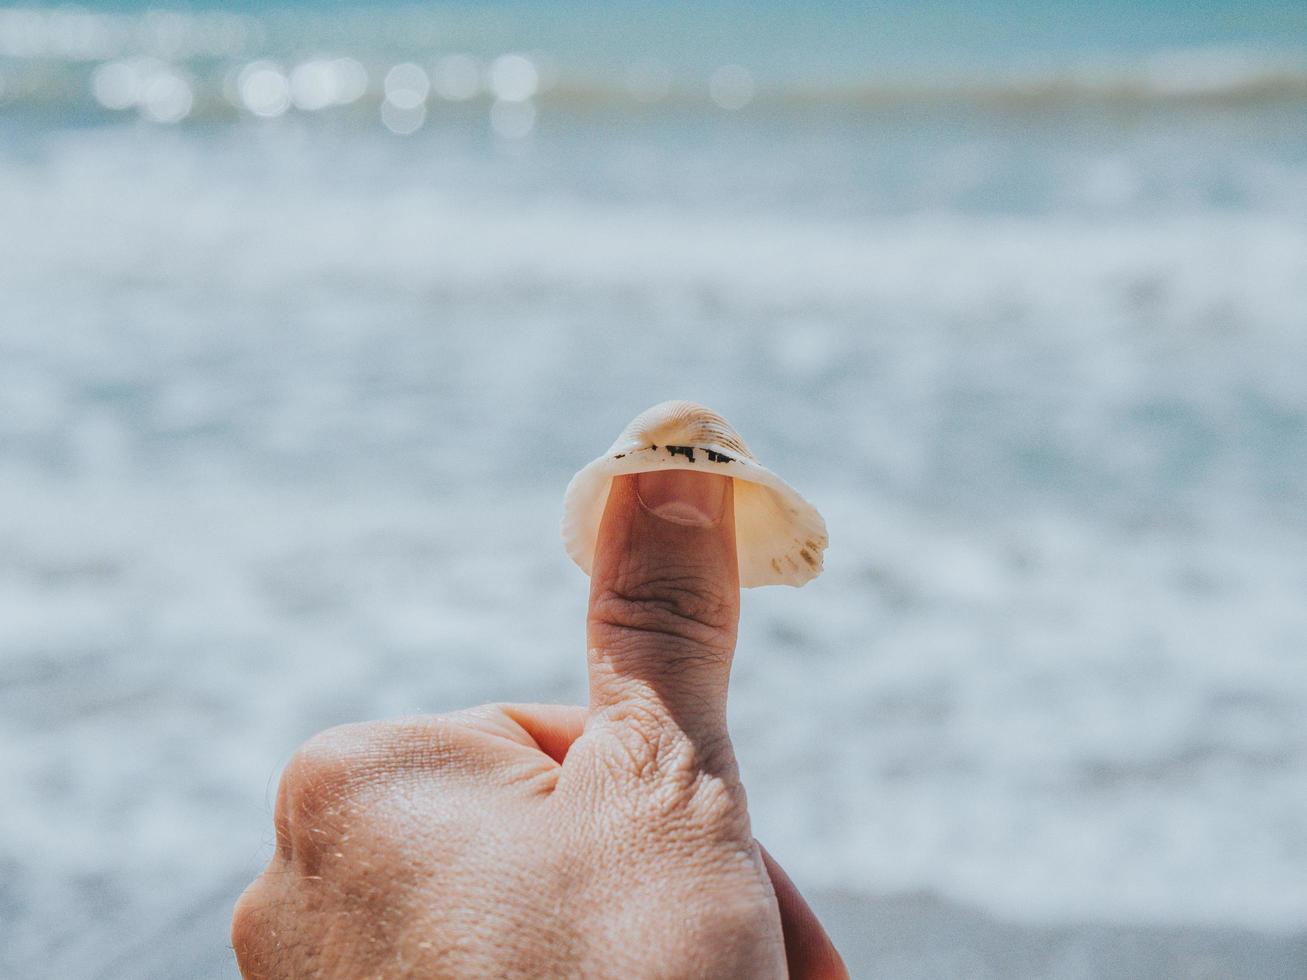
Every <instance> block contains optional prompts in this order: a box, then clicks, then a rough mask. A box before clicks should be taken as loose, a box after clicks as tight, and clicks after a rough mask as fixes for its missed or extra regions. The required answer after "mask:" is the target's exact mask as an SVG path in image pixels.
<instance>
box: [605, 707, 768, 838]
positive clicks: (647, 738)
mask: <svg viewBox="0 0 1307 980" xmlns="http://www.w3.org/2000/svg"><path fill="white" fill-rule="evenodd" d="M610 721H611V722H612V725H611V729H610V731H611V734H612V738H611V739H610V740H609V743H610V746H611V748H610V751H609V761H608V765H609V768H610V769H611V770H613V771H614V772H616V773H619V774H620V775H621V777H622V781H621V782H619V785H624V786H626V787H628V788H629V787H630V786H631V784H632V783H634V784H635V788H634V791H630V792H628V791H623V792H622V796H623V798H624V799H626V800H627V801H628V802H629V803H630V804H631V812H632V814H633V815H634V816H635V817H636V818H637V820H638V821H639V822H642V823H647V822H653V823H656V824H659V825H662V826H667V827H680V828H690V829H691V830H692V831H693V832H694V833H695V834H707V835H708V836H712V837H718V836H721V837H727V838H734V837H737V836H739V834H740V833H741V832H743V831H747V829H748V818H747V814H748V806H747V802H746V799H745V795H744V787H743V784H742V783H741V782H740V779H739V772H738V768H737V766H736V764H735V761H734V757H733V754H732V752H731V749H730V746H729V743H727V742H724V741H723V742H717V741H707V740H705V739H703V738H699V739H694V738H691V737H690V736H689V735H687V734H686V733H685V732H684V731H682V730H680V729H678V728H676V727H674V726H668V725H667V724H666V721H665V720H664V719H661V718H659V717H657V716H656V714H655V713H653V712H650V711H648V710H646V709H643V708H641V707H640V706H638V705H633V704H628V705H623V706H622V707H620V708H618V709H616V710H614V711H613V712H612V713H611V714H610Z"/></svg>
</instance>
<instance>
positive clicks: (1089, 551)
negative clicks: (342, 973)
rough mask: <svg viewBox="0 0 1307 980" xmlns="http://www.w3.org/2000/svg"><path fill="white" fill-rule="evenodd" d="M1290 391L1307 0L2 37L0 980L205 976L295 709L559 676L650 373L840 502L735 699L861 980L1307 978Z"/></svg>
mask: <svg viewBox="0 0 1307 980" xmlns="http://www.w3.org/2000/svg"><path fill="white" fill-rule="evenodd" d="M1305 377H1307V7H1304V6H1303V5H1302V4H1299V3H1287V2H1285V3H1280V2H1270V0H1255V2H1252V3H1242V4H1236V3H1233V2H1222V3H1217V2H1212V0H1205V2H1198V3H1185V4H1181V3H1178V2H1167V3H1156V4H1141V3H1131V4H1127V3H1124V2H1110V3H1106V4H1100V5H1096V6H1093V7H1088V6H1085V5H1083V4H1071V3H1063V2H1056V3H1042V4H1035V3H1033V2H1029V3H1020V4H1008V5H1005V6H1002V7H997V8H996V7H993V6H984V7H982V6H979V5H974V4H967V5H964V4H962V3H961V2H957V3H941V2H932V3H928V4H924V5H914V6H912V7H907V6H900V5H891V4H888V3H884V2H875V3H870V4H854V3H835V2H827V3H817V4H805V5H782V4H779V3H757V4H753V5H749V6H744V5H720V6H712V7H707V8H705V7H703V6H700V5H689V4H642V5H635V4H633V3H631V4H623V3H617V4H602V5H601V4H599V3H598V2H592V3H579V2H568V3H551V4H547V5H546V4H526V3H467V4H463V5H458V6H448V5H430V6H422V7H416V6H415V7H402V6H394V5H389V4H373V5H368V6H366V7H364V6H360V7H353V8H351V7H346V6H340V5H336V4H326V3H302V4H299V5H294V6H290V5H287V6H282V7H278V8H276V9H269V8H266V7H263V6H261V5H256V4H252V3H251V4H246V5H238V6H232V5H222V6H217V5H214V6H211V7H199V6H194V7H185V8H182V7H178V8H172V9H170V10H168V11H164V12H159V11H146V10H145V9H144V7H143V6H141V5H137V4H119V5H115V6H114V7H113V8H112V9H109V8H108V7H107V6H106V7H105V8H104V9H101V8H91V7H87V6H83V7H80V8H74V7H51V8H25V9H16V8H8V9H3V8H0V785H3V786H4V792H3V793H2V794H0V976H5V977H11V976H12V977H23V978H35V977H58V978H61V980H62V978H81V977H87V978H91V977H95V978H106V980H107V978H120V977H122V978H126V977H161V978H163V977H170V978H177V977H197V978H198V977H205V978H209V977H232V976H234V975H235V968H234V965H233V961H232V958H231V954H230V951H229V949H227V948H226V945H225V944H226V935H225V925H226V918H227V915H228V912H229V909H230V904H231V902H232V901H233V900H234V898H235V895H236V894H237V893H238V892H239V891H240V889H241V888H242V887H243V886H244V884H245V883H247V882H248V880H250V879H251V878H252V877H253V876H254V875H255V874H256V873H257V872H258V871H259V870H260V868H261V867H262V866H263V864H264V862H265V861H266V859H267V857H268V855H269V853H270V851H271V844H272V841H271V823H270V818H271V808H272V798H273V792H274V790H275V786H276V778H277V774H278V770H279V767H280V765H281V764H282V763H283V762H284V761H285V759H286V758H287V757H288V756H289V754H290V753H291V752H292V751H293V749H294V748H295V747H296V746H297V745H298V744H299V743H300V742H301V741H302V740H303V739H305V738H307V737H308V736H309V735H311V734H313V733H314V732H316V731H317V730H319V729H321V728H323V727H326V726H329V725H332V724H337V723H341V722H346V721H353V720H359V719H363V718H370V717H377V716H385V715H394V714H400V713H405V712H423V711H441V710H447V709H452V708H457V707H462V706H466V705H469V704H473V703H478V702H482V701H488V700H566V701H579V700H583V699H584V674H583V667H584V658H583V642H584V639H583V619H584V609H585V598H586V590H587V582H586V579H585V578H584V576H583V575H582V574H581V573H580V572H579V571H578V570H577V569H575V568H574V567H573V566H572V565H571V564H570V563H569V561H568V560H567V558H566V556H565V555H564V553H563V549H562V545H561V542H560V540H559V536H558V520H559V517H560V502H561V497H562V491H563V488H564V486H565V485H566V482H567V480H568V478H569V477H570V476H571V474H572V472H573V471H574V470H576V469H577V468H578V467H579V466H581V465H582V464H583V463H585V462H586V461H588V460H589V459H590V458H592V457H593V456H594V455H596V454H597V453H598V452H599V451H601V450H602V448H603V447H604V446H606V445H607V444H608V442H609V441H611V439H612V437H613V435H614V434H615V433H616V432H617V430H618V429H619V428H620V427H621V426H622V425H623V424H624V423H625V422H626V421H627V420H628V419H629V418H630V417H631V416H632V415H634V414H635V413H636V412H637V411H639V410H641V409H643V408H645V407H647V406H648V405H650V404H652V403H654V402H656V401H659V400H662V399H664V398H671V397H687V398H692V399H696V400H700V401H703V402H705V403H706V404H708V405H711V406H712V407H714V408H716V409H718V410H719V411H721V412H722V413H723V414H725V415H726V416H727V417H728V418H730V419H731V420H732V421H733V422H736V423H737V424H738V425H739V426H740V428H741V430H742V431H743V433H744V434H745V436H746V438H748V439H749V441H750V442H751V444H753V446H754V448H755V449H756V450H757V451H758V453H759V455H760V456H761V458H762V459H763V460H764V461H766V462H767V463H768V464H769V465H771V466H773V467H774V468H775V469H777V470H778V471H779V472H780V473H782V474H783V475H784V476H785V477H786V478H787V479H789V480H791V482H793V483H795V484H796V485H797V486H798V487H800V488H801V489H802V490H803V491H804V492H805V494H806V495H807V496H808V497H809V499H811V500H812V501H814V502H815V503H816V504H817V505H818V506H819V507H820V508H821V509H822V510H823V512H824V513H825V514H826V517H827V520H828V523H829V526H830V530H831V540H832V545H831V550H830V552H829V554H828V565H827V568H828V571H827V572H826V574H825V575H824V576H823V577H822V578H821V579H819V580H818V581H817V582H815V583H813V584H812V585H811V586H809V587H807V588H805V589H803V590H801V591H791V590H780V589H769V590H762V591H755V592H749V593H746V595H745V600H744V601H745V606H744V619H743V624H742V630H743V637H742V642H741V648H740V652H739V657H738V661H737V667H736V678H735V686H734V692H733V702H732V725H733V732H734V735H735V738H736V741H737V748H738V752H739V755H740V757H741V761H742V765H743V768H744V773H745V777H746V782H747V785H748V787H749V794H750V801H751V805H752V809H753V816H754V822H755V830H756V833H757V835H758V836H759V837H760V838H761V839H762V840H764V841H765V842H766V843H767V845H768V847H769V848H770V849H771V850H772V851H773V853H775V854H776V855H777V857H778V859H779V860H780V861H781V862H782V863H784V864H785V865H786V866H787V867H788V868H789V870H790V871H791V873H792V874H793V876H794V877H795V879H796V881H798V882H799V884H800V885H801V887H803V888H804V890H805V891H807V892H810V893H812V894H813V895H814V897H815V899H816V900H817V901H818V904H819V905H821V907H822V908H824V909H829V910H830V911H829V915H830V917H831V919H832V922H833V923H834V925H833V928H835V929H836V934H837V939H839V940H840V941H841V942H842V944H843V945H844V946H845V948H846V949H848V950H851V953H850V959H851V960H852V961H853V963H854V965H855V967H856V968H857V969H855V973H857V974H858V975H866V974H868V973H871V972H872V970H873V969H876V970H880V971H881V974H882V975H886V976H890V977H909V976H918V975H920V976H933V977H949V976H967V977H986V976H996V977H997V976H1003V977H1010V978H1011V977H1025V976H1030V977H1035V976H1039V977H1059V978H1072V977H1103V976H1118V975H1120V976H1136V977H1137V976H1144V975H1148V976H1154V977H1162V976H1185V977H1198V976H1204V977H1207V976H1211V977H1218V976H1219V977H1271V976H1275V977H1288V976H1302V975H1307V940H1305V939H1304V937H1307V601H1305V600H1304V596H1305V595H1307V380H1305ZM896 896H897V897H896ZM903 896H906V897H903ZM886 903H888V905H887V904H886ZM896 903H897V904H896ZM913 903H917V904H913ZM922 903H925V904H924V905H923V904H922ZM887 907H888V908H890V909H891V911H890V912H889V913H887V912H885V909H886V908H887ZM940 909H946V910H953V911H951V912H947V913H942V912H940V911H939V910H940ZM923 910H924V911H923ZM932 917H934V918H932ZM926 922H929V923H937V922H938V923H941V924H939V925H938V928H936V927H935V926H934V925H931V926H929V928H926V927H923V926H922V923H926ZM976 922H981V923H985V924H983V925H976V924H975V923H976ZM914 923H915V925H914ZM913 929H918V930H922V931H923V932H924V933H925V934H924V935H923V936H921V937H918V938H917V939H912V938H911V937H910V936H909V934H911V933H912V931H913ZM950 930H951V932H950ZM969 930H970V931H969ZM1087 930H1088V931H1087ZM1093 930H1098V931H1093ZM1114 930H1116V931H1114ZM982 934H983V935H982ZM958 936H962V937H964V940H965V942H964V941H963V940H958V939H957V937H958ZM977 936H982V938H980V939H977V938H976V937H977ZM1123 936H1126V937H1128V938H1129V942H1123V941H1122V938H1121V937H1123ZM905 937H909V938H905ZM950 937H952V938H950ZM966 937H970V938H966ZM984 937H988V938H984ZM1068 937H1069V938H1068ZM1086 937H1088V938H1086ZM1131 937H1132V938H1131ZM1177 937H1180V938H1177ZM913 942H915V943H916V944H917V945H915V946H913V945H912V943H913ZM1130 942H1133V943H1135V944H1136V945H1137V947H1138V950H1139V952H1138V955H1137V956H1135V958H1134V959H1130V958H1129V955H1134V954H1129V955H1127V953H1123V952H1122V950H1123V949H1127V950H1128V949H1134V948H1135V947H1134V946H1130ZM967 943H970V945H967ZM896 944H897V945H896ZM1023 944H1024V945H1023ZM1168 944H1169V945H1168ZM1036 948H1038V949H1040V950H1042V952H1041V953H1039V954H1038V955H1036V954H1035V953H1032V952H1031V950H1033V949H1036ZM960 949H961V950H963V952H962V953H959V952H958V950H960ZM1168 949H1176V950H1179V952H1177V953H1175V955H1174V956H1170V958H1167V957H1166V956H1163V955H1162V954H1161V953H1159V952H1158V951H1159V950H1163V951H1165V950H1168ZM1018 953H1020V954H1021V956H1025V959H1022V958H1021V956H1019V955H1018ZM891 954H892V955H891ZM1168 955H1169V954H1168ZM895 956H898V959H895ZM959 956H963V958H962V959H959V958H958V957H959ZM1113 956H1115V957H1117V958H1116V959H1112V957H1113ZM1148 956H1153V957H1154V959H1153V960H1149V959H1147V957H1148ZM1158 956H1162V958H1161V959H1157V958H1156V957H1158ZM950 957H952V958H950ZM966 957H970V958H969V959H968V958H966ZM1123 957H1124V958H1123ZM1140 964H1150V965H1149V966H1148V968H1147V969H1144V968H1143V967H1141V966H1140ZM1114 970H1117V971H1119V972H1113V971H1114Z"/></svg>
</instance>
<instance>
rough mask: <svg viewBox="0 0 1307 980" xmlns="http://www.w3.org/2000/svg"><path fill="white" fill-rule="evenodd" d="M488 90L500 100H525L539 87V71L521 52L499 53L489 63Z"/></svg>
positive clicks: (532, 95)
mask: <svg viewBox="0 0 1307 980" xmlns="http://www.w3.org/2000/svg"><path fill="white" fill-rule="evenodd" d="M489 82H490V91H491V92H493V93H494V95H495V98H497V99H499V100H500V101H502V102H525V101H527V100H528V99H530V98H532V97H534V96H535V94H536V92H537V91H538V90H539V87H540V72H539V70H538V69H537V68H536V65H535V63H534V62H533V61H531V59H530V58H528V57H526V56H525V55H521V54H505V55H500V56H499V57H498V58H496V59H495V60H494V61H493V62H491V65H490V72H489Z"/></svg>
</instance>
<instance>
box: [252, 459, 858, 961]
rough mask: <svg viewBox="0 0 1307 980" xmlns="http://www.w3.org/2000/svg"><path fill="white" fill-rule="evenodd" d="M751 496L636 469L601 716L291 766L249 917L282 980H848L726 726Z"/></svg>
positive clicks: (468, 728) (539, 715) (500, 717)
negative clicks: (751, 800) (769, 829)
mask: <svg viewBox="0 0 1307 980" xmlns="http://www.w3.org/2000/svg"><path fill="white" fill-rule="evenodd" d="M734 528H735V522H734V516H733V513H732V494H731V493H730V481H729V480H728V479H727V478H724V477H720V476H710V475H704V474H697V473H691V472H686V471H683V470H664V471H660V472H656V473H644V474H640V475H639V476H629V477H620V478H618V479H617V480H615V481H614V483H613V488H612V491H611V494H610V496H609V500H608V505H607V509H606V510H605V513H604V518H603V523H602V526H601V528H600V534H599V543H598V548H597V551H596V555H595V565H594V570H593V576H592V583H591V593H590V612H589V624H588V637H589V643H588V646H589V676H590V705H589V707H588V708H581V707H564V706H544V705H491V706H486V707H481V708H473V709H470V710H467V711H460V712H456V713H454V714H450V715H441V716H436V717H430V718H419V719H411V720H404V721H397V722H378V723H371V724H362V725H351V726H346V727H343V728H337V729H332V730H330V731H328V732H325V733H323V734H321V735H319V736H317V737H316V738H314V739H312V740H310V741H309V742H308V744H306V745H305V746H304V747H303V748H302V749H301V750H300V751H299V752H298V753H297V754H296V755H295V757H294V758H293V759H292V760H291V762H290V764H289V765H288V766H287V768H286V772H285V774H284V776H283V777H282V782H281V788H280V791H279V792H278V796H277V807H276V816H275V823H276V835H277V850H276V854H275V856H274V857H273V860H272V863H271V864H270V865H269V867H268V869H267V870H266V871H264V873H263V874H262V875H260V876H259V878H258V879H257V880H256V881H255V882H254V883H253V884H252V885H250V887H249V888H248V889H247V890H246V892H245V894H244V895H243V896H241V899H240V901H239V903H238V905H237V907H236V914H235V919H234V922H233V925H232V943H233V945H234V947H235V950H236V955H237V959H238V961H239V963H240V967H241V971H242V973H243V974H244V976H245V977H247V978H250V980H254V978H259V980H264V978H267V980H272V978H295V980H306V978H318V977H321V978H342V980H343V978H349V980H361V978H383V977H384V978H392V977H396V978H397V977H423V978H425V977H523V978H526V977H530V978H540V977H622V978H628V977H669V978H671V977H677V978H679V977H711V978H724V977H747V978H768V977H784V976H786V975H787V969H788V975H789V976H792V977H799V978H823V980H824V978H840V977H846V976H847V973H846V971H845V970H844V967H843V965H842V963H841V962H840V959H839V956H838V954H837V953H836V952H835V950H834V948H833V947H832V945H831V944H830V941H829V940H828V939H827V937H826V934H825V932H824V931H823V930H822V928H821V926H820V925H819V924H818V922H817V920H816V918H815V917H814V916H813V914H812V912H811V910H810V909H809V908H808V906H807V904H806V903H805V902H804V901H803V899H802V897H800V896H799V894H798V892H797V891H796V890H795V888H794V886H793V885H792V884H791V883H790V882H789V880H788V879H787V878H786V877H785V875H784V873H783V872H782V871H781V870H780V869H779V868H778V867H777V866H776V865H775V864H774V863H773V862H772V861H771V859H770V858H769V857H768V856H767V854H766V852H764V851H763V850H762V848H761V847H760V846H759V845H758V843H757V842H756V841H755V840H754V839H753V836H752V833H751V831H750V828H749V813H748V808H747V805H746V802H745V795H744V789H743V787H742V786H741V785H740V781H739V775H738V772H737V768H736V763H735V756H734V753H733V751H732V749H731V742H730V738H729V736H728V735H727V732H726V689H727V682H728V680H729V674H730V666H731V657H732V653H733V651H734V649H735V638H736V623H737V620H738V618H739V584H738V576H737V566H736V557H735V531H734Z"/></svg>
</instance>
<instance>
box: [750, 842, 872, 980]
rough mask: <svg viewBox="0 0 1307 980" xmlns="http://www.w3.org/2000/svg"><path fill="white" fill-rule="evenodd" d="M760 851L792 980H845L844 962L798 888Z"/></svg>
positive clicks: (847, 972) (763, 849)
mask: <svg viewBox="0 0 1307 980" xmlns="http://www.w3.org/2000/svg"><path fill="white" fill-rule="evenodd" d="M758 850H760V851H762V863H763V864H764V865H765V866H766V868H767V874H768V875H769V876H770V877H771V883H772V888H773V889H774V890H775V892H776V904H777V905H779V906H780V910H781V931H782V933H783V934H784V936H785V961H786V963H787V964H788V965H789V968H790V977H791V978H792V980H848V977H849V971H848V969H847V968H846V967H845V966H844V960H843V959H841V958H840V954H839V953H838V952H837V951H836V949H835V944H834V943H832V942H831V940H830V936H828V935H827V934H826V930H825V929H824V928H823V927H822V924H821V922H819V921H818V919H817V914H816V913H815V912H813V911H812V906H810V905H809V904H808V902H807V900H806V899H804V897H803V896H802V895H801V894H799V889H798V888H797V887H796V886H795V884H794V882H793V881H791V880H790V876H789V875H787V874H786V873H785V869H784V868H782V867H781V866H780V865H779V864H777V863H776V859H775V858H773V857H772V856H771V855H770V854H768V853H767V848H765V847H763V846H762V844H759V845H758Z"/></svg>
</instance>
